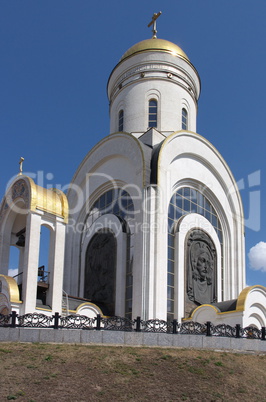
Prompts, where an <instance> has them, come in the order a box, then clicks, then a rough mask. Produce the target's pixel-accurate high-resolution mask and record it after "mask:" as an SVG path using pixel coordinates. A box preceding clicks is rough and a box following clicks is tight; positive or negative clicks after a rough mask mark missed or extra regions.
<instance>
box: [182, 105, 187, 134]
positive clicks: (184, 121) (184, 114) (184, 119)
mask: <svg viewBox="0 0 266 402" xmlns="http://www.w3.org/2000/svg"><path fill="white" fill-rule="evenodd" d="M187 129H188V116H187V110H186V109H185V108H183V109H182V130H187Z"/></svg>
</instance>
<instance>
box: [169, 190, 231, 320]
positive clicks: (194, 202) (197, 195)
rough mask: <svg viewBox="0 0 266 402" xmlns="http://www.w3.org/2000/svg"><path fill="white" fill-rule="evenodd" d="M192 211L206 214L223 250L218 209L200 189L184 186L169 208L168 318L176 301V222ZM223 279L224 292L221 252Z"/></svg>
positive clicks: (178, 191)
mask: <svg viewBox="0 0 266 402" xmlns="http://www.w3.org/2000/svg"><path fill="white" fill-rule="evenodd" d="M191 213H197V214H199V215H202V216H204V217H205V218H206V219H207V220H208V221H209V222H210V223H211V224H212V226H213V228H214V230H215V232H216V233H217V236H218V238H219V241H220V244H221V250H223V234H222V227H221V224H220V221H219V218H218V215H217V212H216V210H215V209H214V207H213V206H212V205H211V203H210V201H209V200H208V199H207V198H206V197H205V196H204V195H203V194H202V193H201V192H200V191H198V190H195V189H193V188H190V187H182V188H180V189H179V190H177V191H176V192H175V193H174V194H173V196H172V198H171V200H170V204H169V208H168V268H167V273H168V275H167V319H168V320H169V321H172V320H173V319H174V314H175V311H174V303H175V269H174V267H175V258H176V255H175V254H176V253H175V247H174V240H175V233H174V226H175V222H176V221H178V219H179V218H181V216H184V215H188V214H191ZM221 255H222V257H221V281H222V286H221V289H222V294H223V276H224V274H223V252H222V253H221Z"/></svg>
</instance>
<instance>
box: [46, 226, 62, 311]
mask: <svg viewBox="0 0 266 402" xmlns="http://www.w3.org/2000/svg"><path fill="white" fill-rule="evenodd" d="M64 254H65V224H64V223H62V222H59V221H57V222H55V232H53V233H51V236H50V254H49V262H50V264H49V271H50V274H49V290H48V292H47V300H46V303H47V304H48V305H50V306H51V307H52V312H53V313H54V312H58V313H59V314H61V312H62V290H63V274H64Z"/></svg>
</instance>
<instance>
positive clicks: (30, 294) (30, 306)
mask: <svg viewBox="0 0 266 402" xmlns="http://www.w3.org/2000/svg"><path fill="white" fill-rule="evenodd" d="M40 228H41V216H39V215H37V214H34V213H32V212H29V214H28V216H27V225H26V241H25V251H24V266H23V281H22V300H23V312H24V314H26V313H32V312H34V311H35V308H36V295H37V273H38V264H39V249H40Z"/></svg>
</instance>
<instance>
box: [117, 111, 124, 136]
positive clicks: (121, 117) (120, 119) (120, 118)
mask: <svg viewBox="0 0 266 402" xmlns="http://www.w3.org/2000/svg"><path fill="white" fill-rule="evenodd" d="M123 130H124V110H120V112H119V114H118V131H123Z"/></svg>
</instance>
